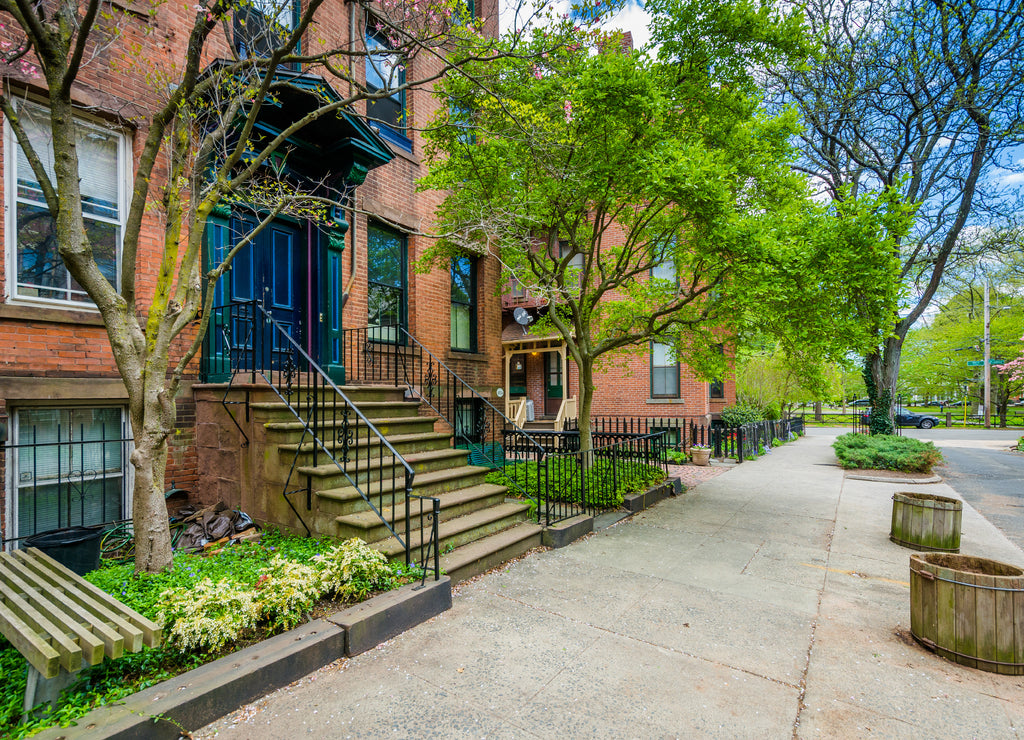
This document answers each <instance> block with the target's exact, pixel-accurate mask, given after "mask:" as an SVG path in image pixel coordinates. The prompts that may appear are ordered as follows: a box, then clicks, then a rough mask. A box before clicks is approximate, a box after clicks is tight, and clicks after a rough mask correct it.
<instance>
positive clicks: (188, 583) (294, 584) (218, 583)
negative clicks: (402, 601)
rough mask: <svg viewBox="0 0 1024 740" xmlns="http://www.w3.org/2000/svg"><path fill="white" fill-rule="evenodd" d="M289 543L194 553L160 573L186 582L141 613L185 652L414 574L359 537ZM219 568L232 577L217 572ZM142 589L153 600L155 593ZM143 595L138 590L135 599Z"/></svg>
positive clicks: (278, 625)
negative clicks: (283, 547) (326, 599)
mask: <svg viewBox="0 0 1024 740" xmlns="http://www.w3.org/2000/svg"><path fill="white" fill-rule="evenodd" d="M270 541H271V542H280V540H270ZM288 544H289V550H291V551H290V552H287V553H281V552H277V551H275V545H270V546H268V547H266V548H251V549H248V550H246V549H244V548H242V547H237V548H235V549H233V550H231V551H228V552H227V554H221V555H220V556H218V558H217V559H213V558H201V557H198V556H197V557H192V558H188V559H186V560H183V561H182V563H181V565H182V567H181V568H180V569H178V570H177V571H174V572H168V573H166V574H163V575H160V576H158V577H159V578H164V579H166V578H178V579H182V580H183V581H185V582H184V583H181V581H179V583H181V585H177V584H175V585H174V586H173V587H172V588H168V589H164V590H162V591H156V592H155V593H159V598H158V599H157V600H156V603H155V604H154V603H152V602H150V604H151V606H152V609H148V608H147V609H145V611H146V612H147V613H152V612H156V616H157V618H158V620H160V621H162V622H163V623H164V624H165V625H166V636H167V643H168V645H171V646H173V647H177V648H179V649H181V650H182V651H183V652H184V651H187V650H193V649H194V650H204V651H213V652H216V651H219V650H220V649H221V648H223V647H224V646H225V645H228V644H230V643H232V642H235V641H237V640H238V639H239V637H241V636H242V633H243V632H245V631H246V630H255V628H257V627H266V628H267V630H269V632H271V633H273V632H276V631H279V630H281V629H291V628H292V627H294V626H295V625H297V624H299V623H300V622H301V621H302V620H303V618H304V617H305V616H306V615H307V614H308V613H309V612H310V610H311V609H312V608H313V606H314V605H315V604H316V602H317V601H318V600H319V599H320V598H321V597H323V596H326V595H328V594H337V595H338V596H340V597H341V598H343V599H355V600H358V599H363V598H366V597H367V596H368V595H369V594H370V593H371V592H373V591H379V590H386V589H390V588H395V587H396V586H398V585H399V584H400V583H401V582H402V579H403V578H407V577H409V576H410V575H413V571H407V570H406V569H403V568H402V567H400V566H393V565H390V564H389V563H388V560H387V558H386V557H385V556H384V554H383V553H381V552H378V551H377V550H374V549H373V548H372V547H370V546H369V545H367V544H366V543H365V542H363V541H362V540H360V539H357V538H353V539H350V540H347V541H345V542H343V543H341V544H340V545H328V543H327V542H324V541H316V540H308V539H307V540H299V541H297V542H296V543H292V542H289V543H288ZM313 548H318V549H319V554H317V555H312V554H311V553H310V552H309V550H310V549H313ZM314 552H316V550H314ZM264 557H266V558H269V559H262V558H264ZM198 568H208V569H209V571H208V573H213V574H215V575H213V577H210V575H208V574H206V573H203V572H201V571H198V570H197V569H198ZM225 572H227V573H231V574H232V576H233V577H231V578H226V579H225V578H221V577H220V576H221V574H223V573H225ZM108 580H110V579H108ZM111 582H112V583H114V584H117V583H118V581H116V580H111ZM127 588H128V583H127V582H125V583H124V584H122V585H121V587H120V593H121V596H122V597H124V598H127V597H128V596H134V594H127ZM148 593H152V594H154V596H153V597H151V598H155V593H154V592H153V591H149V592H148ZM144 596H145V592H142V591H141V590H140V592H139V596H138V597H137V600H138V601H141V598H142V597H144ZM133 603H137V602H133Z"/></svg>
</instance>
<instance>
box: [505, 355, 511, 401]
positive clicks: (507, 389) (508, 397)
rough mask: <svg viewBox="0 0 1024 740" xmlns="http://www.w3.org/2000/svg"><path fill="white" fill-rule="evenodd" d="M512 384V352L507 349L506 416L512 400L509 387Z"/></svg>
mask: <svg viewBox="0 0 1024 740" xmlns="http://www.w3.org/2000/svg"><path fill="white" fill-rule="evenodd" d="M511 385H512V352H511V350H508V349H506V350H505V416H508V411H509V408H508V405H509V403H510V402H511V401H512V397H511V395H510V393H509V389H510V388H511Z"/></svg>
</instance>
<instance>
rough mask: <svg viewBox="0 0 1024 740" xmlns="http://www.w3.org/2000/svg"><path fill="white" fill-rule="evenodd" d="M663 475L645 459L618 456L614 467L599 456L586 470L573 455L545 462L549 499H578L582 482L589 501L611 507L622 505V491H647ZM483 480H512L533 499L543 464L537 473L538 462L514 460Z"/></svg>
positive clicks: (541, 481)
mask: <svg viewBox="0 0 1024 740" xmlns="http://www.w3.org/2000/svg"><path fill="white" fill-rule="evenodd" d="M581 475H582V476H583V480H582V482H581V479H580V476H581ZM664 479H665V471H663V470H662V469H661V468H659V467H657V466H655V465H647V464H646V463H640V462H634V461H621V460H620V461H618V462H617V463H616V464H615V466H614V469H613V465H612V461H610V460H603V459H600V458H598V459H597V460H595V461H594V463H593V464H592V465H591V467H590V468H589V469H588V470H586V471H581V469H580V467H579V466H577V465H575V464H574V458H572V457H564V458H562V457H554V458H553V459H552V461H551V463H550V464H549V465H548V466H547V475H546V483H547V498H548V500H549V501H567V502H575V503H579V502H580V501H579V499H580V488H581V484H582V486H583V487H584V488H585V490H586V494H585V495H586V499H587V503H588V504H590V505H592V506H597V507H600V508H607V509H610V508H615V507H617V506H621V505H622V497H623V496H624V495H626V494H630V493H639V492H640V491H646V490H647V489H648V488H650V487H651V486H653V485H655V484H656V483H660V482H661V481H663V480H664ZM486 480H487V482H488V483H493V484H495V485H501V486H507V485H509V484H510V482H511V481H515V483H516V485H517V487H518V488H520V489H522V490H523V491H524V492H525V494H526V495H527V496H528V497H529V498H531V499H535V498H537V489H538V487H539V486H542V485H544V483H545V479H544V468H541V472H540V476H538V471H537V463H535V462H523V463H516V464H514V465H509V466H508V467H506V468H505V469H504V470H495V471H492V472H491V473H489V474H488V475H487V479H486ZM513 490H514V489H513Z"/></svg>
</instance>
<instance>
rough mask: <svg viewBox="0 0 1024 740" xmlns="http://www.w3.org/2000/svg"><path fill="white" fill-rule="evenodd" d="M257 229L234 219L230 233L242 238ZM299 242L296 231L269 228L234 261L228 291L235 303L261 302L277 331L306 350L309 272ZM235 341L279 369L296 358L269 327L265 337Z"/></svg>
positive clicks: (285, 227) (276, 224) (278, 226)
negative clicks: (267, 355)
mask: <svg viewBox="0 0 1024 740" xmlns="http://www.w3.org/2000/svg"><path fill="white" fill-rule="evenodd" d="M254 226H255V224H253V223H250V222H248V221H247V220H245V219H240V218H233V219H232V220H231V233H232V234H234V235H236V237H238V238H241V237H244V236H245V235H246V234H250V233H252V229H253V228H254ZM300 242H301V240H300V239H299V230H298V229H296V228H294V227H292V226H290V225H288V224H285V223H281V222H274V223H272V224H270V225H269V226H267V227H266V228H264V229H263V231H261V232H260V233H259V234H257V235H256V236H255V238H254V239H253V242H252V243H251V244H249V245H248V246H246V247H243V248H242V249H241V251H239V252H238V254H237V255H235V258H234V261H233V262H232V264H231V270H230V271H229V273H228V281H229V287H228V290H229V294H230V299H231V301H233V302H234V301H252V300H256V301H261V302H262V303H263V307H264V309H265V310H266V311H267V313H269V314H270V316H271V317H273V319H274V322H275V323H276V325H277V326H278V327H279V328H280V329H281V330H283V331H284V332H285V333H287V334H288V335H289V336H291V337H292V339H294V340H295V342H296V343H297V344H298V345H299V346H300V347H305V342H306V338H307V322H306V305H305V303H306V286H305V277H306V273H307V269H306V251H305V250H304V249H302V248H301V247H300ZM240 330H241V329H240V327H239V328H238V329H237V330H236V333H237V331H240ZM247 339H248V341H247ZM235 341H236V343H237V344H242V345H244V346H247V347H249V346H252V345H253V344H255V345H256V346H257V348H260V347H261V346H262V351H263V352H267V353H269V352H271V351H272V352H273V363H274V364H275V365H277V364H279V363H280V362H281V361H283V360H284V358H286V357H287V356H289V355H291V354H292V349H291V347H290V346H288V345H289V343H288V342H287V340H286V339H284V338H283V337H282V336H281V333H280V332H279V331H276V330H274V329H272V328H270V327H267V328H266V332H265V334H264V336H262V337H249V338H245V337H241V336H236V337H235ZM237 344H236V346H237ZM258 351H259V350H258Z"/></svg>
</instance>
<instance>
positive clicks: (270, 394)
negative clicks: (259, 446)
mask: <svg viewBox="0 0 1024 740" xmlns="http://www.w3.org/2000/svg"><path fill="white" fill-rule="evenodd" d="M293 387H294V388H296V389H297V388H298V387H299V386H298V381H296V384H295V385H294V386H293ZM194 388H196V390H197V392H201V393H204V394H212V395H213V396H215V397H216V398H217V399H220V398H222V397H223V396H224V392H225V391H227V390H228V384H227V383H203V384H197V385H196V386H194ZM308 388H309V381H307V380H303V381H302V392H303V394H304V395H305V394H306V393H307V392H308ZM338 388H339V389H340V390H341V392H342V393H344V394H345V395H346V396H348V397H349V398H350V399H352V400H353V401H354V402H355V403H357V404H358V403H359V402H360V401H402V400H405V393H406V388H405V386H394V385H340V386H338ZM282 390H283V388H282ZM228 393H229V394H230V396H231V398H230V400H237V398H236V397H237V396H240V395H244V394H246V393H248V394H249V400H250V402H254V403H263V402H268V403H274V402H277V403H280V399H279V398H278V396H277V393H275V392H274V390H273V389H272V388H271V387H270V386H269V385H267V383H266V382H265V381H263V380H262V379H260V380H259V381H258V382H256V383H248V382H240V381H238V380H236V381H235V382H234V383H233V384H232V385H231V389H230V390H229V391H228ZM317 396H318V397H320V398H326V397H331V398H334V397H336V396H337V394H336V393H335V392H334V389H333V388H331V387H330V386H321V385H319V381H318V387H317Z"/></svg>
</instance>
